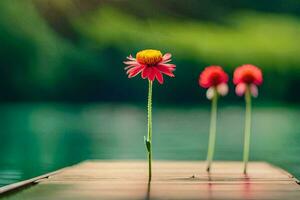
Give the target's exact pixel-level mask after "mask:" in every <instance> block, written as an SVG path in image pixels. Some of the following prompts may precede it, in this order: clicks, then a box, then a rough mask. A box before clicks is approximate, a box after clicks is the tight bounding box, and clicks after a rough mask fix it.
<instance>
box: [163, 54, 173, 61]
mask: <svg viewBox="0 0 300 200" xmlns="http://www.w3.org/2000/svg"><path fill="white" fill-rule="evenodd" d="M171 57H172V54H170V53H166V54H165V55H164V56H163V61H166V60H169V59H170V58H171Z"/></svg>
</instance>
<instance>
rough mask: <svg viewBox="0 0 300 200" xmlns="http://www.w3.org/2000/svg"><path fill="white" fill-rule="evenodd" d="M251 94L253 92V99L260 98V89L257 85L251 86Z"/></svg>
mask: <svg viewBox="0 0 300 200" xmlns="http://www.w3.org/2000/svg"><path fill="white" fill-rule="evenodd" d="M250 92H251V95H252V96H253V97H257V96H258V89H257V87H256V85H255V84H251V85H250Z"/></svg>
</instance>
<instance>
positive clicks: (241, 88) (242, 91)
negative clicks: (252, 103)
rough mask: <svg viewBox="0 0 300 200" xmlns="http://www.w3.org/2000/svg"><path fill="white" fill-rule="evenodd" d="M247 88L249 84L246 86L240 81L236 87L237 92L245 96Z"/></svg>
mask: <svg viewBox="0 0 300 200" xmlns="http://www.w3.org/2000/svg"><path fill="white" fill-rule="evenodd" d="M246 89H247V86H246V84H245V83H239V84H237V85H236V87H235V93H236V94H237V95H238V96H243V95H244V94H245V92H246Z"/></svg>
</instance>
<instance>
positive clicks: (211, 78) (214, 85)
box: [199, 66, 228, 99]
mask: <svg viewBox="0 0 300 200" xmlns="http://www.w3.org/2000/svg"><path fill="white" fill-rule="evenodd" d="M227 82H228V75H227V74H226V72H224V70H223V69H222V67H220V66H209V67H206V68H205V69H204V70H203V71H202V72H201V74H200V76H199V85H200V86H201V87H203V88H208V90H207V92H206V96H207V98H208V99H212V98H213V96H214V95H215V91H216V92H217V93H218V94H220V95H222V96H225V95H226V94H227V93H228V85H227Z"/></svg>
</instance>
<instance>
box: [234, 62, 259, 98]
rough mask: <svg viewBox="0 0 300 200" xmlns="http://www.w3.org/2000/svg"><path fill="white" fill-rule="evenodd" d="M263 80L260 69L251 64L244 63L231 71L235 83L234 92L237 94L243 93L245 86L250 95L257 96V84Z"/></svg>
mask: <svg viewBox="0 0 300 200" xmlns="http://www.w3.org/2000/svg"><path fill="white" fill-rule="evenodd" d="M262 82H263V75H262V72H261V70H260V69H259V68H258V67H256V66H254V65H251V64H245V65H242V66H240V67H238V68H236V69H235V71H234V73H233V83H234V84H236V88H235V92H236V94H237V95H238V96H242V95H244V94H245V92H246V90H247V86H248V87H249V89H250V92H251V94H252V96H254V97H257V95H258V89H257V86H259V85H261V84H262Z"/></svg>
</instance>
